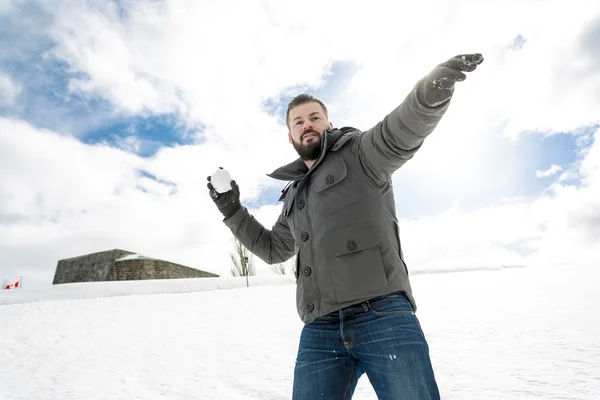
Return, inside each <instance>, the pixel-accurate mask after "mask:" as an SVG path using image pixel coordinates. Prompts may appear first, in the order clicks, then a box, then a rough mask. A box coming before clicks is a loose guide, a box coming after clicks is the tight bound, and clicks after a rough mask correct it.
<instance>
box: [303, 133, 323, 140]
mask: <svg viewBox="0 0 600 400" xmlns="http://www.w3.org/2000/svg"><path fill="white" fill-rule="evenodd" d="M318 137H319V135H318V134H317V133H316V132H308V133H305V134H304V135H303V136H302V140H309V139H313V138H318Z"/></svg>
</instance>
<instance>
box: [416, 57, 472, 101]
mask: <svg viewBox="0 0 600 400" xmlns="http://www.w3.org/2000/svg"><path fill="white" fill-rule="evenodd" d="M482 62H483V56H482V55H481V54H479V53H478V54H464V55H458V56H456V57H454V58H451V59H449V60H448V61H446V62H445V63H442V64H440V65H438V66H437V67H435V68H434V69H433V70H432V71H431V72H430V73H429V74H428V75H427V76H426V77H425V78H424V79H423V81H422V83H421V85H420V88H419V89H418V92H417V93H418V96H419V100H421V102H422V103H423V104H424V105H425V106H427V107H432V108H433V107H438V106H440V105H442V104H444V103H445V102H447V101H448V100H450V98H451V97H452V93H453V92H454V84H455V83H456V82H462V81H464V80H465V79H467V75H465V74H463V72H471V71H475V68H477V66H478V65H479V64H481V63H482Z"/></svg>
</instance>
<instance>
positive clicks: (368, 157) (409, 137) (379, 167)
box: [355, 80, 450, 185]
mask: <svg viewBox="0 0 600 400" xmlns="http://www.w3.org/2000/svg"><path fill="white" fill-rule="evenodd" d="M422 84H423V81H422V80H421V81H419V82H418V83H417V85H415V88H414V89H413V90H412V91H411V92H410V93H409V94H408V96H407V97H406V98H405V99H404V101H403V102H402V103H401V104H400V105H399V106H398V107H397V108H396V109H395V110H394V111H392V112H391V113H390V114H389V115H387V116H386V117H385V118H384V119H383V120H382V121H381V122H379V123H378V124H377V125H375V126H374V127H373V128H371V129H369V130H368V131H366V132H365V133H363V134H362V135H361V136H360V138H359V140H358V141H356V142H355V145H356V146H358V149H357V153H358V156H359V159H360V162H361V165H362V168H363V170H364V171H365V173H366V174H367V176H368V177H369V178H370V179H371V180H372V181H373V182H374V183H375V184H377V185H382V184H383V183H384V182H386V181H387V180H388V179H389V178H390V177H391V176H392V174H393V173H394V171H396V170H397V169H399V168H400V167H401V166H402V165H403V164H404V163H406V162H407V161H408V160H410V159H411V158H412V157H413V156H414V155H415V153H416V152H417V151H418V150H419V148H420V147H421V145H422V144H423V141H424V140H425V138H426V137H427V136H428V135H429V134H430V133H431V132H432V131H433V130H434V129H435V127H436V126H437V124H438V123H439V121H440V120H441V118H442V116H443V115H444V113H445V112H446V110H447V109H448V105H449V103H450V102H449V101H447V102H446V103H444V104H443V105H441V106H439V107H436V108H429V107H426V106H424V105H423V104H422V103H421V102H420V101H419V99H418V98H417V88H418V87H419V85H422Z"/></svg>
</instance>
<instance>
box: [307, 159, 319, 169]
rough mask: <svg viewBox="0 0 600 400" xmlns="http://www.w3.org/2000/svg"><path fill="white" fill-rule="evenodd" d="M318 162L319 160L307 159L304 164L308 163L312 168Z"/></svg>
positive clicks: (309, 167)
mask: <svg viewBox="0 0 600 400" xmlns="http://www.w3.org/2000/svg"><path fill="white" fill-rule="evenodd" d="M316 162H317V160H305V161H304V164H306V166H307V167H308V169H311V168H312V167H313V165H315V163H316Z"/></svg>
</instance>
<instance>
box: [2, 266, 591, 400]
mask: <svg viewBox="0 0 600 400" xmlns="http://www.w3.org/2000/svg"><path fill="white" fill-rule="evenodd" d="M292 282H293V281H292V280H291V278H290V277H273V278H259V277H257V278H256V279H254V280H253V281H251V287H250V288H246V287H245V284H246V283H245V280H243V279H233V278H230V279H221V278H218V279H213V280H208V279H207V280H201V279H190V280H178V281H146V282H115V283H89V284H72V285H60V286H55V287H48V288H45V289H43V290H42V291H40V290H39V289H36V290H33V289H31V290H28V289H27V288H25V289H22V290H20V291H19V290H13V291H2V292H0V399H2V400H12V399H36V400H37V399H162V398H165V399H289V398H290V397H291V395H290V392H291V387H292V376H293V369H294V359H295V355H296V350H297V345H298V337H299V334H300V330H301V329H302V323H301V321H300V320H299V318H298V316H297V314H296V310H295V304H294V299H295V286H294V285H293V283H292ZM413 287H414V291H415V295H416V297H417V301H418V303H419V311H418V312H417V315H418V316H419V318H420V320H421V323H422V325H423V329H424V330H425V333H426V335H427V338H428V340H429V344H430V347H431V354H432V359H433V363H434V368H435V372H436V375H437V379H438V383H439V386H440V390H441V393H442V398H443V399H461V400H462V399H478V400H479V399H511V400H512V399H585V400H590V399H600V295H599V294H600V292H599V290H598V288H599V287H600V267H598V266H593V265H590V266H571V267H567V266H562V267H559V266H548V267H545V268H515V269H499V270H489V271H467V272H456V273H444V274H423V275H416V276H414V277H413ZM225 288H227V290H222V289H225ZM128 294H129V295H128ZM375 398H376V396H375V395H374V393H373V390H372V389H371V387H370V385H369V382H368V380H367V378H366V376H363V378H361V380H360V381H359V385H358V388H357V391H356V393H355V396H354V399H375Z"/></svg>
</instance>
